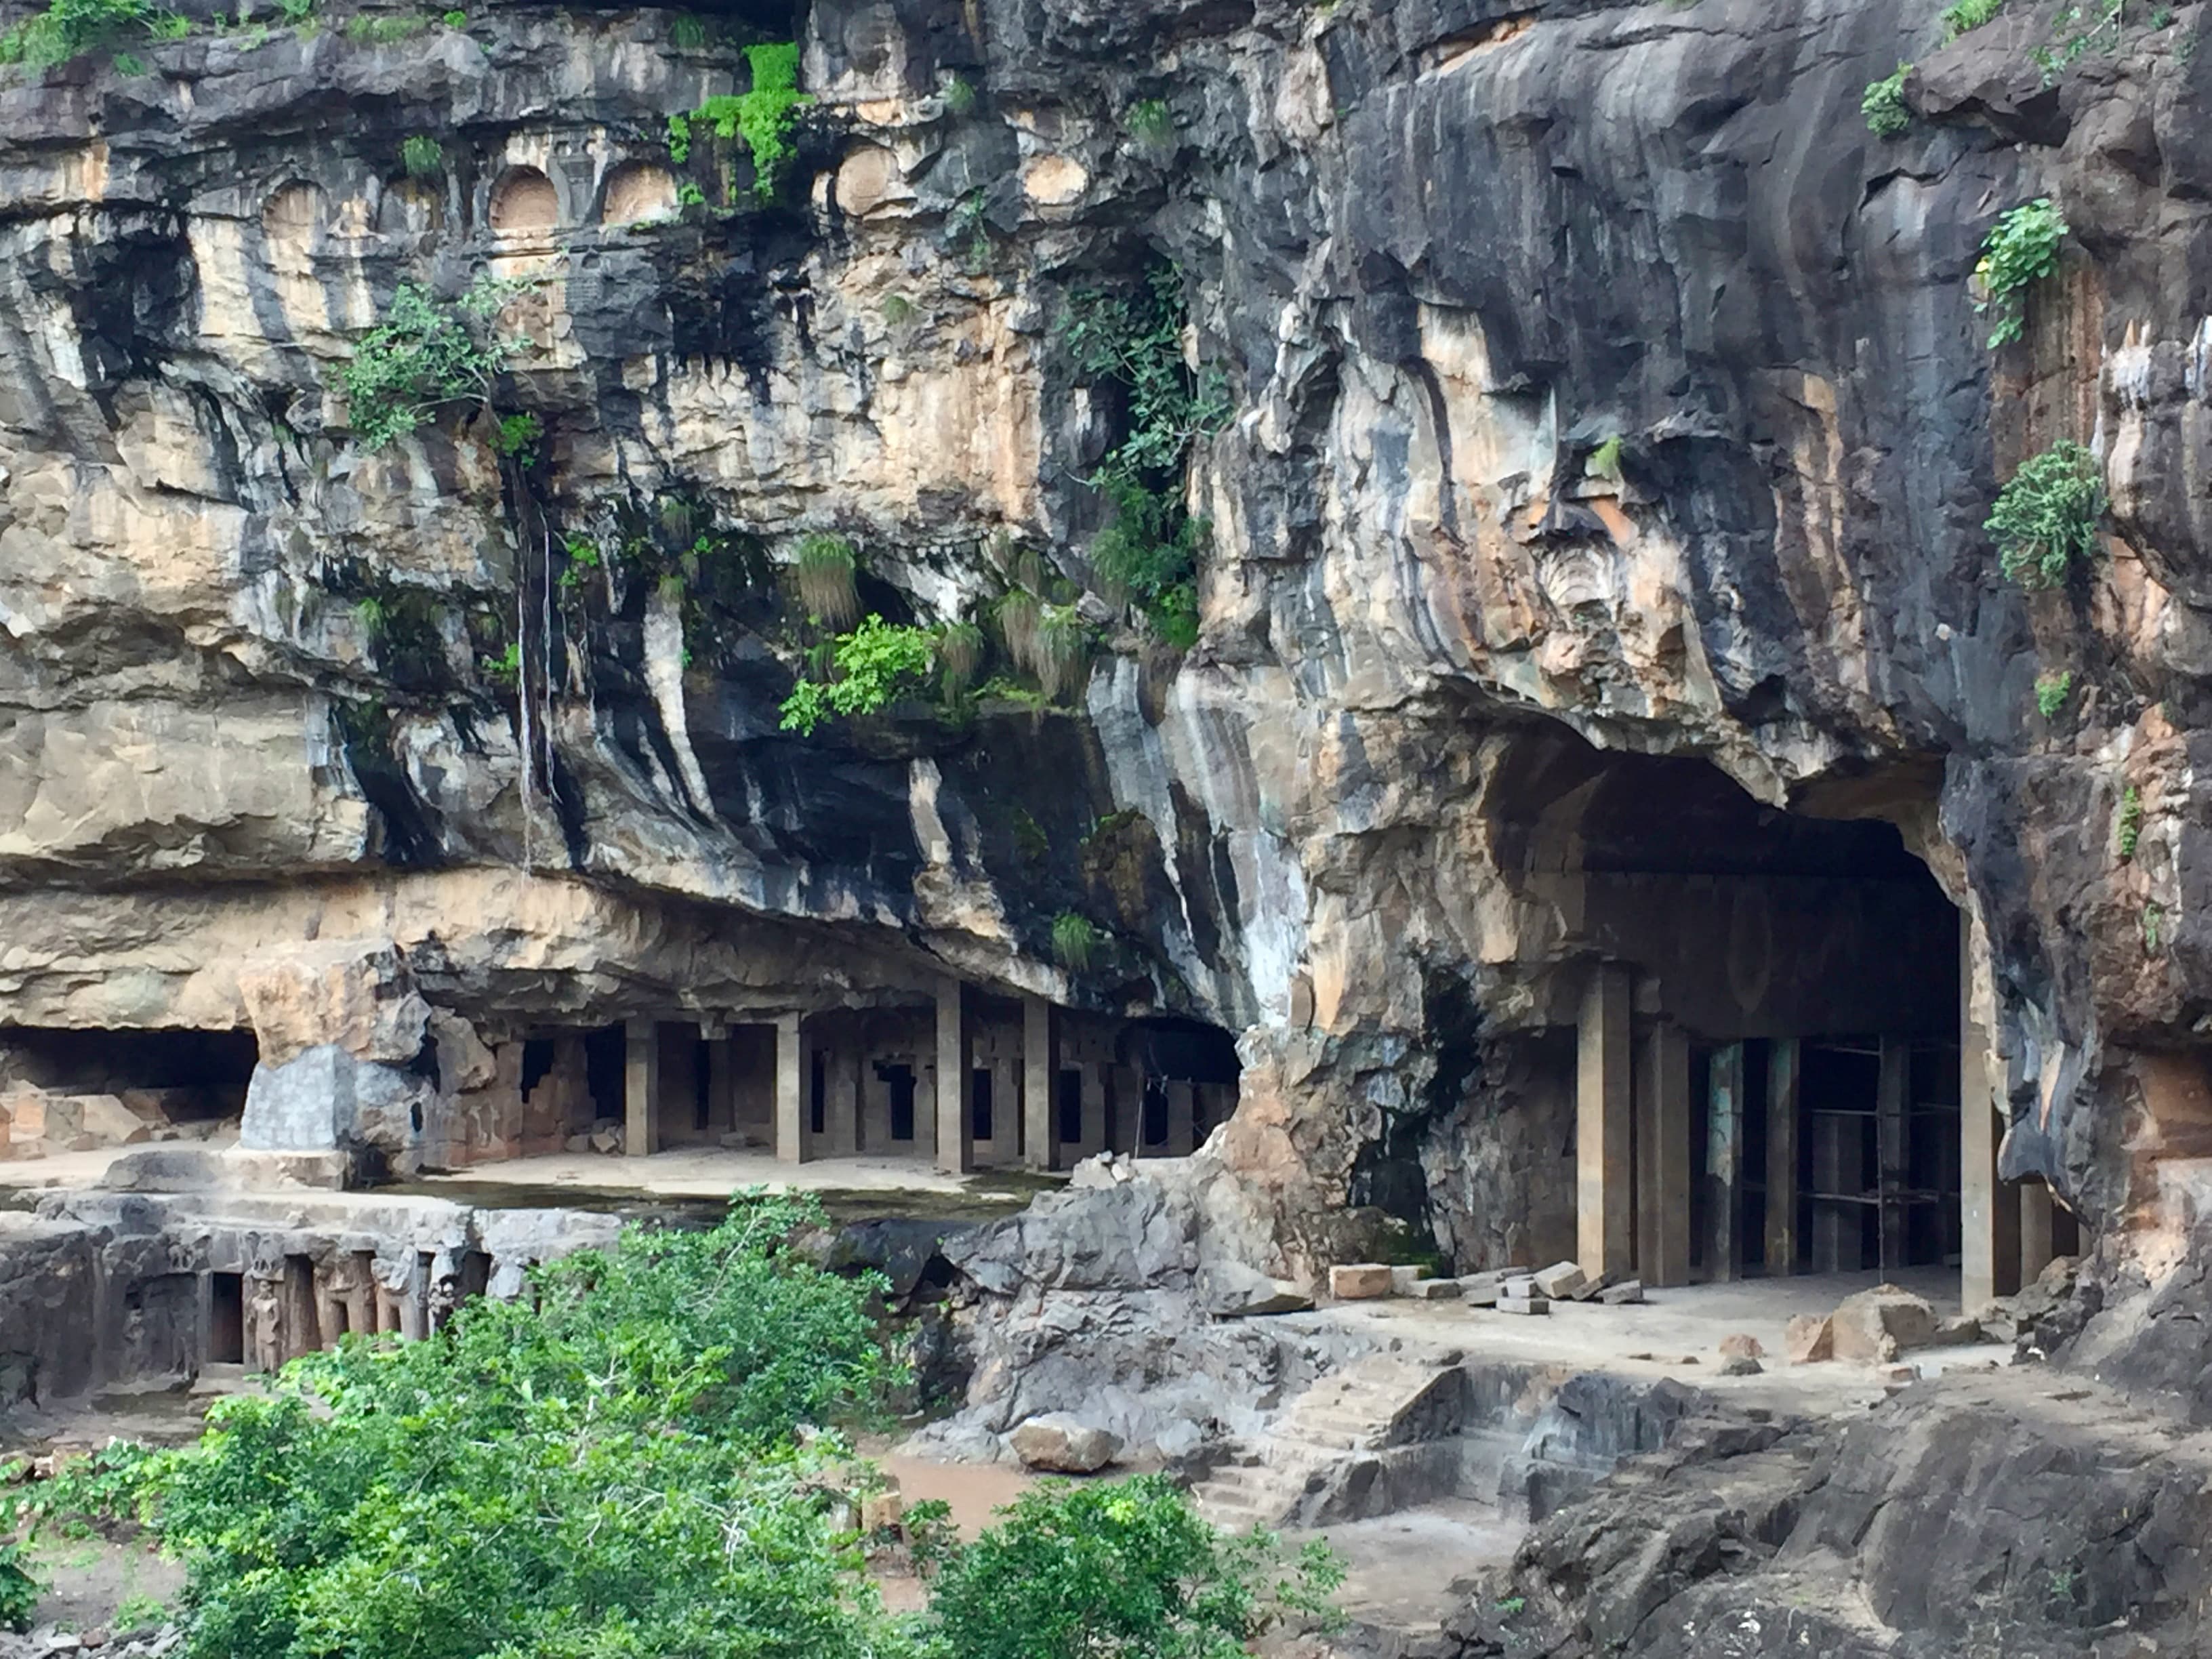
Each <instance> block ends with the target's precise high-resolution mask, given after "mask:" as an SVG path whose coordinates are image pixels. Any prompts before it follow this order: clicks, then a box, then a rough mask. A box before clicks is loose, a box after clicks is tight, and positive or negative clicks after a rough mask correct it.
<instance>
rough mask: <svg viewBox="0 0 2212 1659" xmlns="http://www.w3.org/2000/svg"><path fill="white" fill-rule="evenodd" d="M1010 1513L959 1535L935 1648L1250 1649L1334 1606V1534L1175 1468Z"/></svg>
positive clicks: (1073, 1491) (1036, 1498) (1140, 1654)
mask: <svg viewBox="0 0 2212 1659" xmlns="http://www.w3.org/2000/svg"><path fill="white" fill-rule="evenodd" d="M1058 931H1059V924H1058V923H1057V922H1055V923H1054V933H1057V932H1058ZM946 1554H947V1559H945V1562H944V1564H943V1565H942V1566H940V1567H939V1571H938V1575H937V1581H936V1584H935V1586H934V1589H933V1595H932V1597H931V1607H930V1639H929V1642H928V1644H927V1649H926V1651H927V1653H928V1654H929V1655H930V1656H932V1659H1078V1656H1079V1659H1243V1655H1244V1654H1245V1653H1246V1651H1247V1644H1248V1643H1249V1642H1250V1641H1251V1640H1252V1639H1253V1638H1256V1637H1258V1636H1259V1635H1261V1633H1262V1632H1265V1631H1266V1630H1267V1628H1268V1627H1269V1626H1271V1625H1273V1624H1274V1623H1276V1622H1277V1621H1279V1620H1281V1619H1283V1618H1284V1617H1285V1616H1293V1617H1304V1618H1311V1619H1316V1620H1326V1617H1327V1607H1328V1594H1329V1592H1330V1591H1332V1590H1334V1589H1335V1588H1336V1586H1337V1585H1338V1584H1340V1583H1342V1582H1343V1577H1344V1574H1343V1571H1342V1569H1341V1568H1340V1567H1339V1566H1338V1565H1336V1563H1335V1561H1334V1558H1333V1557H1332V1556H1331V1555H1330V1554H1329V1553H1328V1547H1327V1546H1325V1545H1316V1546H1312V1547H1309V1548H1308V1549H1307V1550H1306V1551H1305V1552H1304V1553H1303V1554H1301V1555H1300V1556H1299V1557H1297V1559H1295V1560H1285V1559H1283V1556H1282V1552H1281V1550H1280V1547H1279V1545H1278V1544H1277V1543H1276V1541H1275V1540H1274V1539H1273V1538H1272V1537H1271V1536H1269V1535H1268V1534H1265V1533H1261V1532H1258V1531H1255V1532H1252V1533H1249V1534H1245V1535H1243V1536H1242V1537H1232V1536H1230V1535H1227V1534H1223V1533H1220V1532H1217V1531H1216V1530H1215V1529H1214V1528H1212V1527H1210V1526H1208V1525H1207V1524H1206V1522H1204V1521H1202V1520H1200V1518H1199V1517H1198V1516H1197V1515H1196V1514H1195V1513H1194V1511H1193V1510H1192V1509H1191V1507H1190V1504H1189V1502H1188V1499H1186V1498H1184V1497H1183V1496H1182V1493H1181V1492H1177V1491H1176V1488H1175V1486H1174V1485H1173V1484H1172V1483H1171V1482H1170V1480H1168V1479H1167V1478H1166V1477H1165V1476H1164V1475H1158V1474H1139V1475H1136V1476H1133V1477H1132V1478H1131V1479H1129V1480H1125V1481H1121V1482H1119V1483H1117V1484H1108V1483H1103V1482H1089V1483H1085V1484H1083V1485H1080V1486H1074V1485H1070V1484H1068V1483H1066V1482H1065V1481H1048V1482H1047V1483H1045V1484H1044V1485H1042V1486H1038V1487H1036V1489H1034V1490H1033V1491H1030V1492H1024V1493H1023V1494H1022V1496H1021V1497H1020V1498H1017V1499H1016V1500H1015V1501H1014V1503H1013V1504H1011V1505H1009V1506H1008V1507H1007V1508H1006V1509H1004V1510H1000V1520H999V1522H997V1524H995V1525H994V1526H993V1527H992V1528H991V1529H990V1530H989V1531H987V1532H986V1533H985V1534H983V1535H982V1536H981V1538H979V1539H978V1540H976V1541H975V1542H974V1543H973V1544H969V1545H964V1546H963V1545H960V1544H957V1543H953V1544H951V1545H950V1546H949V1547H947V1551H946Z"/></svg>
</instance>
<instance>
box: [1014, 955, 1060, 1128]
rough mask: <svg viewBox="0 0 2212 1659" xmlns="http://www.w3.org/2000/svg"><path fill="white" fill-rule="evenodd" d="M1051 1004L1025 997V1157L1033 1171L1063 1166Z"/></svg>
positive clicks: (1023, 1092)
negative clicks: (1057, 1108)
mask: <svg viewBox="0 0 2212 1659" xmlns="http://www.w3.org/2000/svg"><path fill="white" fill-rule="evenodd" d="M1052 1026H1053V1013H1052V1004H1051V1003H1049V1002H1048V1001H1047V1000H1045V999H1044V998H1042V997H1039V996H1025V997H1024V998H1023V999H1022V1159H1023V1162H1024V1163H1025V1164H1027V1165H1028V1166H1029V1167H1030V1169H1032V1170H1054V1169H1058V1168H1059V1167H1060V1114H1059V1113H1058V1111H1056V1110H1055V1109H1054V1102H1053V1090H1052V1085H1053V1079H1054V1078H1055V1077H1056V1076H1057V1075H1058V1073H1057V1071H1056V1069H1055V1068H1054V1064H1053V1059H1054V1056H1053V1043H1052V1038H1053V1030H1052Z"/></svg>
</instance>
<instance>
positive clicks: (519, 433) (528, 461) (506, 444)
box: [491, 415, 545, 469]
mask: <svg viewBox="0 0 2212 1659" xmlns="http://www.w3.org/2000/svg"><path fill="white" fill-rule="evenodd" d="M544 435H545V425H544V422H542V421H540V420H539V419H538V417H537V416H535V415H502V416H500V420H499V429H498V430H497V431H496V432H495V433H494V434H493V435H492V440H491V447H492V448H493V449H494V450H495V452H497V453H499V454H501V455H512V456H513V457H515V458H516V459H519V460H520V462H521V463H522V465H523V466H524V467H525V469H527V468H530V467H533V466H535V465H538V440H539V439H540V438H542V437H544Z"/></svg>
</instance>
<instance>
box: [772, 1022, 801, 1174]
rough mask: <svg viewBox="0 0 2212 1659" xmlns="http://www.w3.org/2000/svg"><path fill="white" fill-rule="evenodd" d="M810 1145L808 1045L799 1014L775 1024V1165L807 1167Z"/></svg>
mask: <svg viewBox="0 0 2212 1659" xmlns="http://www.w3.org/2000/svg"><path fill="white" fill-rule="evenodd" d="M808 1150H809V1149H808V1147H807V1144H806V1044H805V1041H804V1039H803V1037H802V1036H801V1033H800V1031H799V1016H798V1015H797V1014H779V1015H778V1016H777V1017H776V1022H775V1161H776V1162H777V1163H779V1164H804V1163H805V1162H806V1155H807V1152H808Z"/></svg>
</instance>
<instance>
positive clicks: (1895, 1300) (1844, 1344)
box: [1828, 1285, 1936, 1365]
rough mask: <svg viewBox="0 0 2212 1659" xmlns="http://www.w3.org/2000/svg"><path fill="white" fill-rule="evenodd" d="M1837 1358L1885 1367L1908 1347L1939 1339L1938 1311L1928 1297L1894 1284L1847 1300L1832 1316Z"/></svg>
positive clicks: (1925, 1345)
mask: <svg viewBox="0 0 2212 1659" xmlns="http://www.w3.org/2000/svg"><path fill="white" fill-rule="evenodd" d="M1828 1324H1829V1328H1830V1330H1831V1331H1832V1334H1833V1343H1834V1351H1835V1357H1836V1358H1838V1359H1853V1360H1857V1361H1860V1362H1861V1363H1863V1364H1875V1365H1886V1364H1889V1363H1890V1362H1891V1361H1893V1360H1894V1359H1895V1358H1897V1356H1898V1355H1899V1354H1900V1353H1903V1352H1905V1350H1906V1349H1908V1348H1924V1347H1927V1346H1929V1345H1930V1344H1932V1343H1933V1342H1934V1341H1935V1340H1936V1310H1935V1309H1933V1308H1931V1307H1930V1306H1929V1305H1928V1303H1927V1301H1926V1299H1925V1298H1923V1297H1917V1296H1915V1295H1913V1293H1912V1292H1911V1291H1907V1290H1901V1289H1899V1287H1898V1286H1897V1285H1875V1287H1874V1289H1872V1290H1870V1291H1860V1292H1859V1293H1858V1294H1857V1295H1856V1296H1847V1297H1844V1299H1843V1301H1842V1303H1841V1304H1839V1305H1838V1307H1837V1309H1836V1311H1835V1312H1834V1313H1833V1314H1832V1315H1830V1316H1829V1318H1828Z"/></svg>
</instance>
